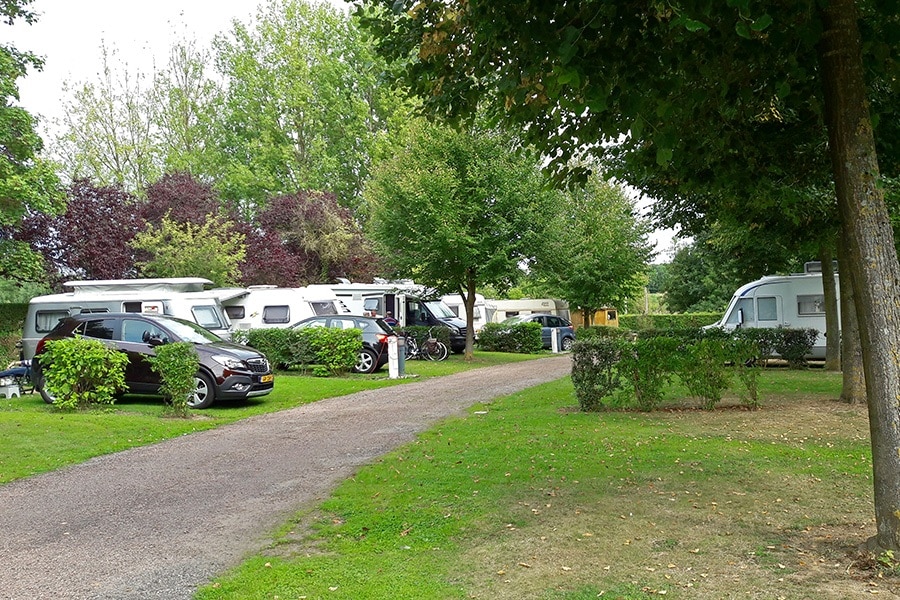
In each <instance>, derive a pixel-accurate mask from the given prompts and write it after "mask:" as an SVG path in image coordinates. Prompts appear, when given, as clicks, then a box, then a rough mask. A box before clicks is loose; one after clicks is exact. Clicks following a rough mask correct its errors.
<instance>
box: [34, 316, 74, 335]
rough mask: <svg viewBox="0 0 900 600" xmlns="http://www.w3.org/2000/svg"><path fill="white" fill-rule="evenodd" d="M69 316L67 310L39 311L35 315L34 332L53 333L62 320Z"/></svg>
mask: <svg viewBox="0 0 900 600" xmlns="http://www.w3.org/2000/svg"><path fill="white" fill-rule="evenodd" d="M68 316H69V311H67V310H39V311H37V314H35V315H34V330H35V331H37V332H38V333H47V332H49V331H52V330H53V328H54V327H56V324H57V323H59V320H60V319H65V318H66V317H68Z"/></svg>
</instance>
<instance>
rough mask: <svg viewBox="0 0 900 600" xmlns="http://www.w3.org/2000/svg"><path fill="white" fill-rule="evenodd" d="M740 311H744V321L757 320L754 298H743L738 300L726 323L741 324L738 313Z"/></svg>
mask: <svg viewBox="0 0 900 600" xmlns="http://www.w3.org/2000/svg"><path fill="white" fill-rule="evenodd" d="M740 311H743V312H744V323H749V322H751V321H755V320H756V319H754V318H753V298H741V299H740V300H738V301H737V302H736V303H735V305H734V308H733V309H732V311H731V312H730V313H729V314H728V320H727V321H725V323H727V324H730V325H740V324H741V323H740V321H739V320H738V315H739V314H740Z"/></svg>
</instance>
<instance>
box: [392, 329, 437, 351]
mask: <svg viewBox="0 0 900 600" xmlns="http://www.w3.org/2000/svg"><path fill="white" fill-rule="evenodd" d="M394 331H396V332H397V334H398V335H402V336H404V337H407V338H414V339H415V340H416V342H417V343H418V344H419V347H420V348H421V347H422V345H423V344H424V343H425V340H427V339H428V337H429V336H431V337H434V338H435V339H437V340H438V341H440V342H443V343H444V345H445V346H447V347H448V348H449V347H450V329H448V328H447V327H425V326H424V325H410V326H408V327H394Z"/></svg>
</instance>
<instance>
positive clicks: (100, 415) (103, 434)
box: [0, 352, 540, 484]
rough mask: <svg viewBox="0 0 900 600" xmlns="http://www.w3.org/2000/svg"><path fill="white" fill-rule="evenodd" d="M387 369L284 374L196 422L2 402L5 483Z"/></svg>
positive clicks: (32, 398)
mask: <svg viewBox="0 0 900 600" xmlns="http://www.w3.org/2000/svg"><path fill="white" fill-rule="evenodd" d="M538 356H540V355H514V354H503V353H497V352H481V353H478V354H476V355H475V359H474V360H472V361H470V362H466V361H465V360H463V357H462V356H461V355H451V356H450V357H449V358H448V359H447V360H446V361H442V362H437V363H434V362H427V361H409V362H408V363H406V372H407V373H408V374H410V375H413V376H414V377H415V379H411V380H414V381H415V380H419V381H421V380H422V379H424V378H429V377H437V376H441V375H449V374H452V373H457V372H460V371H464V370H468V369H474V368H478V367H484V366H491V365H496V364H502V363H506V362H513V361H519V360H529V359H532V358H536V357H538ZM406 381H410V379H400V380H392V379H389V378H388V374H387V368H386V367H385V368H384V369H382V370H381V371H379V372H378V373H375V374H373V375H348V376H346V377H328V378H322V377H310V376H304V375H300V374H298V373H279V374H278V375H277V377H276V383H275V390H274V391H273V392H272V393H271V394H269V395H268V396H263V397H261V398H251V399H248V400H245V401H242V402H223V403H221V404H216V405H214V406H213V407H211V408H208V409H206V410H202V411H192V412H191V414H190V418H188V419H179V418H163V415H164V408H165V406H164V404H163V402H162V400H161V399H160V398H158V397H150V396H126V397H125V398H123V399H122V400H119V401H117V402H116V404H115V405H114V406H113V407H111V408H109V409H98V410H89V411H75V412H63V411H59V410H57V409H55V408H54V407H52V406H49V405H47V404H45V403H44V402H43V401H42V400H41V397H40V395H39V394H37V393H34V394H26V395H25V396H22V397H20V398H10V399H5V398H4V399H0V439H2V440H3V443H2V444H0V484H2V483H6V482H9V481H12V480H14V479H19V478H21V477H28V476H31V475H35V474H38V473H43V472H46V471H51V470H53V469H57V468H60V467H63V466H66V465H71V464H75V463H78V462H82V461H85V460H87V459H89V458H92V457H94V456H99V455H102V454H109V453H112V452H118V451H120V450H126V449H128V448H132V447H136V446H143V445H147V444H152V443H156V442H160V441H162V440H165V439H168V438H172V437H177V436H180V435H186V434H189V433H193V432H195V431H202V430H206V429H212V428H214V427H220V426H222V425H225V424H227V423H232V422H234V421H238V420H240V419H244V418H247V417H250V416H253V415H257V414H261V413H269V412H275V411H279V410H285V409H289V408H293V407H295V406H300V405H302V404H307V403H309V402H315V401H316V400H321V399H323V398H330V397H333V396H342V395H345V394H352V393H354V392H358V391H361V390H367V389H373V388H379V387H384V386H389V385H399V384H402V383H404V382H406Z"/></svg>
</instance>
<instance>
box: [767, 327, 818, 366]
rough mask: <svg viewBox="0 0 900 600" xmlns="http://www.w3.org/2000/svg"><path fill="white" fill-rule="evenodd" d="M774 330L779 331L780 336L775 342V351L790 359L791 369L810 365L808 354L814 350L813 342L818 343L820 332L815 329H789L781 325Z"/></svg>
mask: <svg viewBox="0 0 900 600" xmlns="http://www.w3.org/2000/svg"><path fill="white" fill-rule="evenodd" d="M773 331H777V332H778V337H777V338H776V339H775V342H774V344H773V346H774V349H775V352H777V353H778V354H779V355H781V358H783V359H785V360H786V361H788V366H789V367H790V368H791V369H805V368H806V367H807V366H808V365H807V362H806V355H808V354H809V353H810V352H811V351H812V347H813V344H815V343H816V340H817V339H818V337H819V332H818V331H817V330H815V329H787V328H781V327H779V328H778V329H775V330H773Z"/></svg>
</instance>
